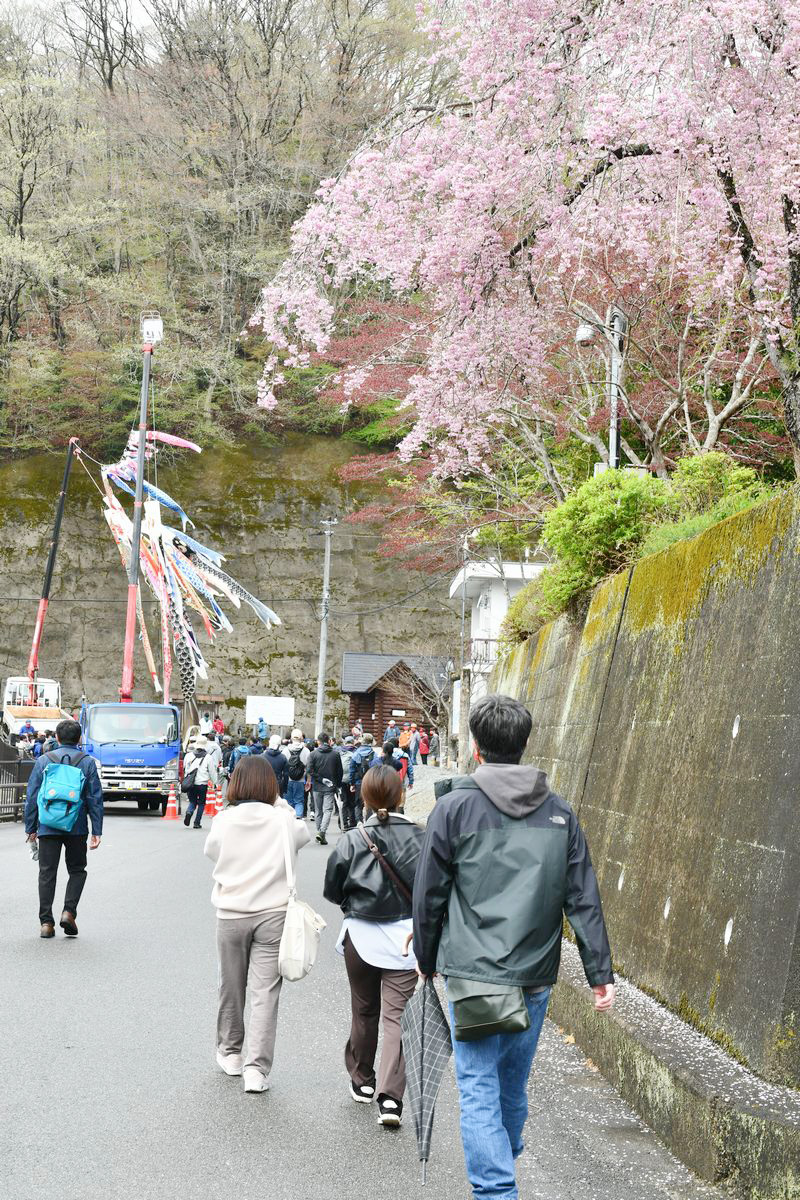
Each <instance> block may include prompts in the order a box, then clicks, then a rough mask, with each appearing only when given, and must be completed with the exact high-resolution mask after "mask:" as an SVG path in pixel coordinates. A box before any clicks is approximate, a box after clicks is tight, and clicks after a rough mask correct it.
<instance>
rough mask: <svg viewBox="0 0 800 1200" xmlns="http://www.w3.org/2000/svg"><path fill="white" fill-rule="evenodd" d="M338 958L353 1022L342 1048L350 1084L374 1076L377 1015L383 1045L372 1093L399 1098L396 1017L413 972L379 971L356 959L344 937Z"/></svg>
mask: <svg viewBox="0 0 800 1200" xmlns="http://www.w3.org/2000/svg"><path fill="white" fill-rule="evenodd" d="M344 961H345V966H346V967H347V977H348V979H349V981H350V1004H351V1008H352V1013H353V1020H352V1024H351V1027H350V1038H349V1040H348V1042H347V1045H346V1046H345V1048H344V1061H345V1065H346V1067H347V1073H348V1074H349V1076H350V1078H351V1079H352V1081H353V1083H354V1084H355V1085H356V1087H360V1086H361V1085H362V1084H365V1083H366V1084H371V1083H372V1081H373V1080H374V1078H375V1055H376V1053H377V1050H378V1025H379V1022H380V1019H381V1016H383V1048H382V1050H381V1062H380V1067H379V1069H378V1082H377V1085H376V1095H378V1096H391V1098H392V1099H393V1100H402V1098H403V1092H404V1091H405V1090H406V1065H405V1062H404V1061H403V1044H402V1032H401V1029H400V1020H401V1018H402V1016H403V1009H404V1008H405V1006H406V1004H407V1003H408V1001H409V1000H410V999H411V997H412V995H413V994H414V988H415V987H416V986H417V972H416V971H383V970H381V968H380V967H373V966H371V965H370V964H369V963H366V962H364V960H363V958H361V957H360V955H359V953H358V951H357V950H356V948H355V946H354V945H353V943H352V942H351V941H350V937H349V935H348V936H347V937H346V938H345V941H344Z"/></svg>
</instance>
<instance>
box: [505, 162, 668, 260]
mask: <svg viewBox="0 0 800 1200" xmlns="http://www.w3.org/2000/svg"><path fill="white" fill-rule="evenodd" d="M653 153H654V151H653V150H652V149H651V147H650V146H648V145H647V143H646V142H639V143H636V142H634V143H633V144H632V145H629V146H617V148H616V149H615V150H609V152H608V153H607V154H606V155H605V156H604V157H603V158H601V159H598V161H597V162H596V163H595V164H594V166H593V167H591V168H590V169H589V170H588V171H587V172H586V174H585V175H584V176H583V178H582V179H579V180H578V182H577V183H576V184H574V185H573V186H572V187H571V188H570V189H569V191H568V192H567V193H566V195H565V196H564V201H563V203H564V207H565V208H569V207H570V205H572V204H574V203H575V201H576V200H577V199H578V197H579V196H581V195H582V194H583V192H585V191H586V189H587V187H588V186H589V184H590V183H593V182H594V180H595V179H597V178H598V176H600V175H604V174H605V172H606V171H607V170H608V169H609V168H610V167H613V166H614V164H615V163H618V162H622V161H623V159H626V158H643V157H645V156H647V155H651V154H653ZM546 227H547V222H546V221H543V222H541V224H539V225H535V226H534V227H533V229H531V230H530V231H529V232H528V233H526V234H525V235H524V236H523V237H521V238H520V239H519V241H518V242H516V243H515V245H513V246H512V247H511V249H510V250H509V252H508V258H509V262H510V263H511V264H512V265H513V263H514V259H515V258H516V257H517V255H518V254H520V253H521V252H522V251H523V250H525V249H526V247H528V246H530V245H532V244H533V242H535V241H536V236H537V234H538V233H539V232H540V230H542V229H545V228H546Z"/></svg>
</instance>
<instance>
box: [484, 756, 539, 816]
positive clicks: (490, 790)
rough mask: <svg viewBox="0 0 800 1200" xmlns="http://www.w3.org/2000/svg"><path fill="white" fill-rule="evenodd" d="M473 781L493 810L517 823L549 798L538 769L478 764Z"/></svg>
mask: <svg viewBox="0 0 800 1200" xmlns="http://www.w3.org/2000/svg"><path fill="white" fill-rule="evenodd" d="M473 779H474V780H475V782H476V783H477V785H478V787H479V788H480V789H481V791H482V792H483V794H484V795H485V796H488V797H489V799H490V800H491V802H492V804H493V805H494V806H495V808H498V809H499V810H500V812H501V813H505V815H506V816H507V817H516V818H517V820H519V818H521V817H527V816H528V815H529V813H532V812H534V811H535V810H536V809H537V808H539V806H540V805H541V804H544V802H545V800H546V799H547V797H548V796H549V795H550V787H549V785H548V783H547V776H546V775H545V773H544V771H540V770H539V768H538V767H524V766H520V765H519V764H517V763H481V765H480V766H479V767H478V768H477V770H476V771H475V774H474V775H473Z"/></svg>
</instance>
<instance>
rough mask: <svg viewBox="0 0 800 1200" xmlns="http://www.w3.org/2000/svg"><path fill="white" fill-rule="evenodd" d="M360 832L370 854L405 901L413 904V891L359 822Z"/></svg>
mask: <svg viewBox="0 0 800 1200" xmlns="http://www.w3.org/2000/svg"><path fill="white" fill-rule="evenodd" d="M358 832H359V833H360V834H361V836H362V838H363V839H364V841H365V842H366V843H367V846H368V847H369V850H370V853H371V854H372V856H373V858H374V859H375V861H376V862H377V863H379V864H380V866H381V867H382V868H383V870H384V871H385V873H386V874H387V875H388V876H389V878H390V879H391V881H392V883H393V884H394V886H395V887H396V888H397V890H398V891H399V893H400V895H401V896H402V897H403V899H404V900H407V901H408V902H409V904H410V903H411V891H410V890H409V888H408V887H407V886H406V884H405V883H403V881H402V879H401V878H400V876H399V875H398V874H397V872H396V871H395V869H394V867H393V866H392V865H391V863H388V862H387V861H386V859H385V858H384V856H383V855H382V854H381V852H380V850H379V848H378V847H377V846H376V845H375V843H374V842H373V840H372V838H371V837H370V836H369V834H368V833H367V830H366V827H365V826H364V825H363V824H362V823H361V822H359V824H358Z"/></svg>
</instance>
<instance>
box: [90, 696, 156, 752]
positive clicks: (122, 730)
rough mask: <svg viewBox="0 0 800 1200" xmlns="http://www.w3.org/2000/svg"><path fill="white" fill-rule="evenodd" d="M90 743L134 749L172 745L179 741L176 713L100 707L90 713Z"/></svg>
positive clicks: (123, 705) (154, 708) (128, 706)
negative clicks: (132, 746)
mask: <svg viewBox="0 0 800 1200" xmlns="http://www.w3.org/2000/svg"><path fill="white" fill-rule="evenodd" d="M88 733H89V737H90V739H91V740H92V741H93V742H98V743H103V742H131V743H134V744H135V745H137V746H142V745H147V744H150V745H155V744H158V743H159V742H174V741H175V740H176V739H177V737H178V724H177V721H176V719H175V713H174V712H173V711H172V709H170V708H161V707H160V706H157V705H153V707H152V708H148V707H144V706H143V707H141V708H134V707H133V705H131V704H120V705H119V706H117V705H113V706H112V705H109V706H108V707H107V708H106V707H104V706H102V705H101V706H99V707H98V708H93V709H92V711H91V712H90V713H89V729H88Z"/></svg>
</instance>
